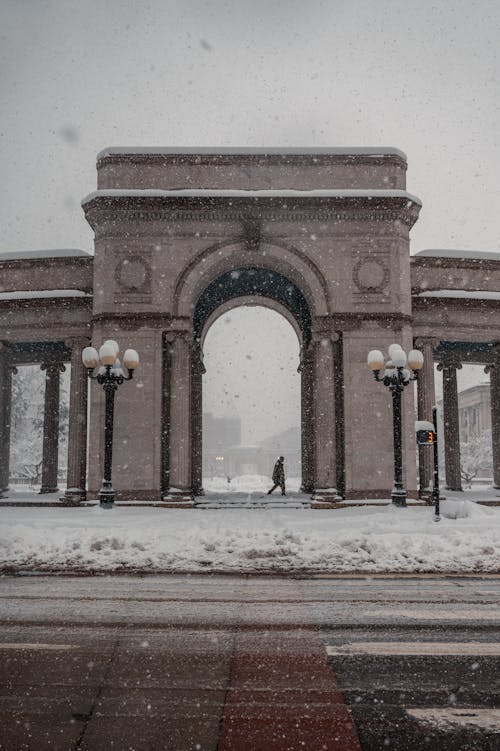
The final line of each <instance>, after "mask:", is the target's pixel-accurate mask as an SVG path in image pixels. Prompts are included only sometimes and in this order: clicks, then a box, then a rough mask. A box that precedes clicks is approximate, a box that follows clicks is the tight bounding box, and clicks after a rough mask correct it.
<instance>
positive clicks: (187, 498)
mask: <svg viewBox="0 0 500 751" xmlns="http://www.w3.org/2000/svg"><path fill="white" fill-rule="evenodd" d="M162 501H163V503H164V504H166V505H168V506H171V507H172V508H194V496H193V494H192V492H191V491H190V490H181V489H180V488H169V490H168V491H167V492H166V493H164V494H163V496H162Z"/></svg>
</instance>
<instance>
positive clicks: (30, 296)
mask: <svg viewBox="0 0 500 751" xmlns="http://www.w3.org/2000/svg"><path fill="white" fill-rule="evenodd" d="M51 297H92V295H91V294H90V293H89V292H83V290H81V289H39V290H18V291H16V292H0V300H38V299H40V298H51Z"/></svg>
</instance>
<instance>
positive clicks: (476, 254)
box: [414, 248, 500, 261]
mask: <svg viewBox="0 0 500 751" xmlns="http://www.w3.org/2000/svg"><path fill="white" fill-rule="evenodd" d="M415 256H419V257H420V256H425V257H426V258H464V259H471V260H474V259H476V258H477V259H482V258H484V259H487V260H490V261H500V253H497V252H495V251H487V250H453V249H446V248H445V249H441V250H439V249H437V250H436V249H433V248H429V249H426V250H419V251H418V253H415ZM415 256H414V257H415Z"/></svg>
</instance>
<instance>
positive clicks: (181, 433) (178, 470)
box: [166, 331, 193, 502]
mask: <svg viewBox="0 0 500 751" xmlns="http://www.w3.org/2000/svg"><path fill="white" fill-rule="evenodd" d="M191 357H192V355H191V336H190V334H189V333H188V332H184V331H182V332H176V333H175V335H174V336H173V339H172V349H171V369H170V393H171V397H170V440H169V469H170V472H169V477H170V484H169V489H168V495H167V498H166V500H179V501H181V502H184V501H191V502H192V497H193V488H192V423H191V396H192V393H191V389H192V372H191Z"/></svg>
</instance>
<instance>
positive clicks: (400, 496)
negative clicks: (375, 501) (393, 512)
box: [391, 488, 406, 508]
mask: <svg viewBox="0 0 500 751" xmlns="http://www.w3.org/2000/svg"><path fill="white" fill-rule="evenodd" d="M391 500H392V503H393V505H394V506H397V507H398V508H406V491H405V489H404V488H393V489H392V495H391Z"/></svg>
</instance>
